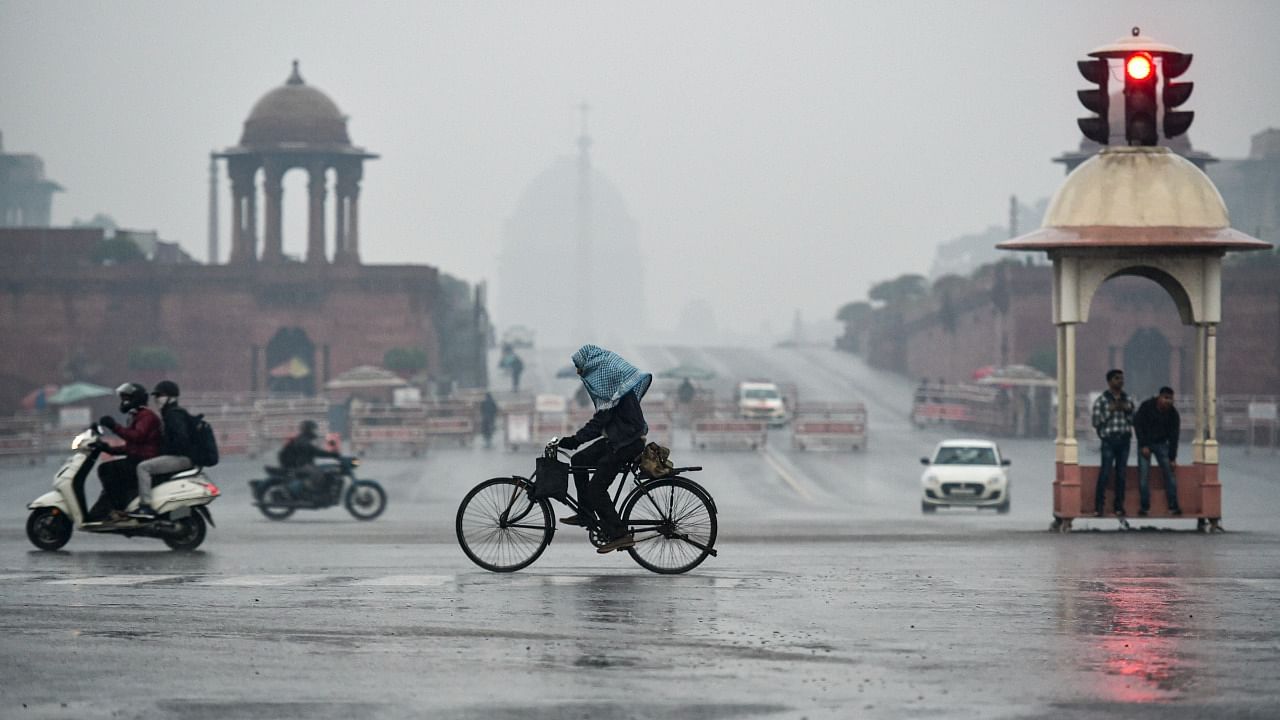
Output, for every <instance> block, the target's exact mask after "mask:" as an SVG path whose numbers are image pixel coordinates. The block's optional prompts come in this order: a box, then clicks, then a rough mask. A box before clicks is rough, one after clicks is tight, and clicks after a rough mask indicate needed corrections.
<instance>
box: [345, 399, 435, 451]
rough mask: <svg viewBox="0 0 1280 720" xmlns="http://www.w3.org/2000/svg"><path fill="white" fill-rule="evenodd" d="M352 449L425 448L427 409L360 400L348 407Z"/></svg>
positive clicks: (393, 449) (411, 449)
mask: <svg viewBox="0 0 1280 720" xmlns="http://www.w3.org/2000/svg"><path fill="white" fill-rule="evenodd" d="M350 427H351V449H352V451H353V452H355V453H356V454H357V455H361V456H363V455H367V454H369V453H370V452H374V453H377V454H408V455H411V456H414V457H417V456H418V455H421V454H422V453H423V452H424V451H425V450H426V449H427V412H426V408H425V407H424V406H422V405H407V406H395V405H382V404H377V405H375V404H364V403H362V404H360V405H358V406H353V407H352V408H351V417H350Z"/></svg>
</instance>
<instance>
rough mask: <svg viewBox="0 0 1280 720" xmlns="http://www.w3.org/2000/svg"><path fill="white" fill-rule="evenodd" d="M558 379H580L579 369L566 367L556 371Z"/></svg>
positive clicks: (570, 366)
mask: <svg viewBox="0 0 1280 720" xmlns="http://www.w3.org/2000/svg"><path fill="white" fill-rule="evenodd" d="M556 377H558V378H576V377H578V368H576V367H574V366H572V365H566V366H564V367H562V368H560V369H559V370H557V371H556Z"/></svg>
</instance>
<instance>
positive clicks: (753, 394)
mask: <svg viewBox="0 0 1280 720" xmlns="http://www.w3.org/2000/svg"><path fill="white" fill-rule="evenodd" d="M743 396H745V397H746V398H747V399H748V400H777V399H778V391H777V390H765V389H759V390H746V391H744V392H743Z"/></svg>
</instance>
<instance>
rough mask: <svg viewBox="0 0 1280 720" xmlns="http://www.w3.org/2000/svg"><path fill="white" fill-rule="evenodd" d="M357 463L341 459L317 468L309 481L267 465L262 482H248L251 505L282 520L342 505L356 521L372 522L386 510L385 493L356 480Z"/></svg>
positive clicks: (368, 482)
mask: <svg viewBox="0 0 1280 720" xmlns="http://www.w3.org/2000/svg"><path fill="white" fill-rule="evenodd" d="M359 464H360V460H359V459H357V458H354V457H345V456H344V457H341V458H339V459H338V462H337V463H336V464H335V463H326V464H323V465H317V466H316V472H315V476H314V477H313V478H312V479H311V480H304V479H301V478H298V477H296V476H295V475H294V474H293V473H291V472H290V471H288V470H285V469H284V468H279V467H272V466H270V465H268V466H266V467H264V468H263V469H264V470H266V472H267V477H266V478H265V479H259V480H250V481H249V487H250V488H251V489H252V490H253V500H254V503H253V504H254V505H256V506H258V510H260V511H261V512H262V514H263V515H266V516H267V517H268V518H270V519H272V520H284V519H285V518H287V517H289V516H290V515H292V514H293V513H294V512H295V511H297V510H322V509H324V508H328V507H333V506H334V505H337V504H338V503H339V502H342V504H343V505H344V506H345V507H346V508H347V512H349V513H351V514H352V516H354V517H355V518H356V519H357V520H372V519H374V518H376V517H378V516H379V515H381V514H382V511H383V510H386V509H387V493H386V492H385V491H383V489H382V486H381V485H379V484H378V482H377V481H376V480H357V479H356V473H355V468H356V466H358V465H359Z"/></svg>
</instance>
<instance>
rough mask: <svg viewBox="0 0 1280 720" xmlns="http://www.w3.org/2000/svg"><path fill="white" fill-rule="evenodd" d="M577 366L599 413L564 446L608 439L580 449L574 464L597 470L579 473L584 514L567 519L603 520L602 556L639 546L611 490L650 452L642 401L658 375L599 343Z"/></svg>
mask: <svg viewBox="0 0 1280 720" xmlns="http://www.w3.org/2000/svg"><path fill="white" fill-rule="evenodd" d="M573 366H574V367H575V368H577V371H578V375H579V376H580V377H581V378H582V384H583V385H584V386H585V387H586V390H587V394H588V395H589V396H590V397H591V402H592V403H593V404H594V405H595V409H596V412H595V415H593V416H592V417H591V419H590V420H589V421H587V424H586V425H584V426H583V427H582V429H581V430H578V432H576V433H574V434H573V435H570V436H569V437H565V438H561V439H560V441H559V446H560V447H561V448H564V449H565V450H575V449H577V448H579V447H581V446H582V445H584V444H586V443H590V442H591V441H593V440H597V438H603V440H598V441H597V442H594V443H591V444H590V445H587V447H585V448H583V449H582V450H579V451H578V452H577V453H576V454H575V455H574V456H573V461H574V464H576V465H585V466H592V465H594V466H595V468H596V471H595V474H594V475H589V474H588V471H586V470H575V471H574V473H573V479H574V484H575V485H576V486H577V489H578V502H579V507H580V508H581V509H580V510H579V514H577V515H572V516H570V517H566V518H561V519H560V522H562V523H565V524H566V525H588V524H589V520H590V519H591V518H590V515H588V516H586V517H584V516H583V514H584V513H591V514H594V515H595V517H596V518H597V519H598V521H599V527H600V530H601V532H602V533H603V534H604V536H605V537H606V538H608V542H607V543H605V544H604V545H602V546H601V547H600V548H599V549H598V550H597V552H600V553H608V552H613V551H614V550H624V549H626V548H629V547H631V546H633V545H635V544H636V541H635V536H634V535H633V534H632V533H629V532H627V527H626V525H624V524H623V522H622V518H621V517H619V516H618V511H617V509H616V508H615V507H614V506H613V501H612V499H610V497H609V486H610V485H611V484H612V483H613V481H614V479H615V478H616V477H617V476H618V472H619V471H621V470H622V468H623V467H624V466H625V465H626V464H627V463H629V462H631V461H632V460H634V459H635V458H636V456H638V455H639V454H640V451H641V450H643V449H644V440H645V434H646V433H648V432H649V425H648V424H647V423H645V420H644V412H643V411H641V409H640V400H641V398H643V397H644V394H645V393H646V392H648V390H649V386H650V385H651V384H652V383H653V375H652V374H650V373H646V372H640V370H638V369H636V367H635V366H634V365H632V364H631V363H629V362H627V361H626V360H623V359H622V357H621V356H619V355H618V354H617V353H614V352H610V351H608V350H605V349H603V348H600V347H596V346H595V345H583V346H582V347H581V348H579V349H578V352H576V353H574V354H573Z"/></svg>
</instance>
